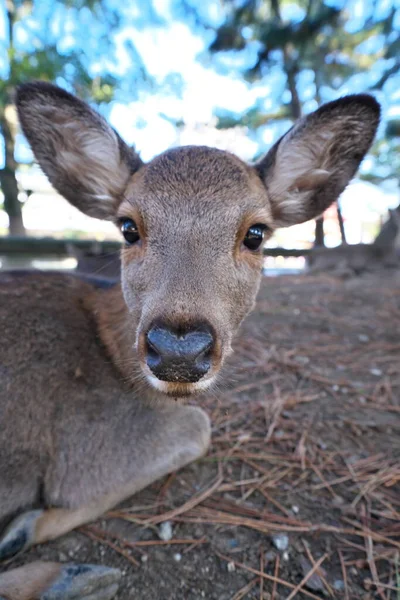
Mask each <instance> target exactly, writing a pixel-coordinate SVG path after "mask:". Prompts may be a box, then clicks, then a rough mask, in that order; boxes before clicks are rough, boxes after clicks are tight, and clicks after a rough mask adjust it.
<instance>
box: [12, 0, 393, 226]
mask: <svg viewBox="0 0 400 600" xmlns="http://www.w3.org/2000/svg"><path fill="white" fill-rule="evenodd" d="M107 2H108V7H109V8H110V9H112V8H113V7H114V8H118V10H119V11H120V13H121V23H120V25H119V26H118V27H117V28H116V30H115V32H114V33H113V34H112V36H111V42H112V43H113V46H114V48H115V52H114V51H113V52H111V47H110V48H106V46H105V45H104V44H106V42H104V40H103V41H102V42H101V43H100V42H99V43H98V45H97V46H96V40H97V39H101V36H104V35H105V34H106V33H107V27H106V24H105V23H102V22H101V21H100V22H95V21H93V19H92V17H91V14H90V11H89V10H88V9H84V10H81V11H79V12H78V11H72V12H71V11H66V10H65V8H63V7H60V6H59V5H58V4H57V2H52V1H51V0H39V1H36V2H35V3H34V4H35V11H34V13H33V15H32V16H31V17H28V18H27V19H26V20H25V21H24V22H23V24H22V25H21V26H20V27H19V29H18V30H17V31H16V34H15V37H16V40H17V44H18V45H19V46H20V47H21V48H22V49H31V50H32V51H33V52H34V48H35V39H36V37H37V39H38V40H40V39H43V38H46V39H50V40H53V41H56V42H57V45H58V48H59V51H60V52H61V53H62V52H67V51H68V50H69V49H71V48H72V47H74V46H76V45H77V44H78V45H80V46H81V48H82V52H85V55H87V57H88V61H89V62H90V64H89V69H90V71H91V73H92V74H93V76H95V75H96V74H99V73H102V72H103V71H104V70H108V71H111V72H112V73H113V74H114V75H116V76H117V77H119V78H120V86H119V89H118V90H117V94H116V100H115V101H114V102H112V103H111V104H110V105H109V106H104V107H101V110H102V112H104V113H105V114H107V116H108V118H109V119H110V121H111V123H112V124H113V126H114V127H115V128H116V129H117V130H118V131H119V133H120V134H121V135H122V137H123V138H124V139H125V140H126V141H127V142H128V143H130V144H135V146H136V147H137V149H138V150H139V151H140V153H141V155H142V157H143V159H144V160H149V159H151V158H152V157H153V156H154V155H156V154H158V153H159V152H162V151H163V150H165V149H166V148H168V147H170V146H174V145H177V144H190V143H195V144H206V145H216V146H218V147H221V148H225V149H228V150H231V151H234V152H236V153H237V154H239V155H240V156H241V157H242V158H244V159H246V160H251V159H252V158H253V157H254V156H255V155H256V154H258V153H259V152H260V151H261V150H263V149H265V150H267V149H268V147H269V146H270V145H271V144H272V143H273V141H274V140H275V139H277V137H279V136H280V135H281V134H282V133H283V131H284V130H286V129H287V128H288V127H289V125H290V123H289V122H283V123H278V124H273V125H270V126H266V127H263V128H260V130H259V131H253V132H250V131H246V130H245V129H244V128H242V129H237V130H232V131H218V130H216V129H215V123H216V119H215V112H216V111H217V110H221V109H225V110H227V111H230V112H231V113H236V114H240V113H242V112H244V111H246V110H247V109H248V108H250V107H251V106H253V105H254V104H255V103H258V105H259V106H260V107H262V108H263V109H265V110H266V111H271V110H272V109H273V108H274V106H277V105H278V104H279V101H280V100H282V99H285V98H286V99H287V92H284V86H285V77H284V75H283V73H282V71H281V70H280V69H279V68H278V67H276V68H271V69H270V71H269V74H268V77H264V78H263V79H262V80H261V81H260V82H258V83H256V84H252V85H250V84H248V83H246V82H245V80H244V78H243V77H242V76H241V70H243V69H244V68H246V67H248V66H249V65H251V64H252V63H253V62H254V59H255V55H256V51H257V47H258V46H257V43H256V42H255V43H253V44H251V45H250V47H249V48H248V50H246V51H245V52H243V53H239V54H237V53H233V52H227V53H223V55H221V56H219V57H216V56H214V57H210V55H209V54H208V53H207V52H206V50H207V47H208V45H209V44H210V42H211V41H212V39H213V37H214V33H213V31H212V30H210V29H205V28H201V27H199V26H195V25H194V23H193V21H192V20H191V19H190V18H187V19H186V20H185V19H183V18H178V17H179V15H180V11H179V7H180V5H179V2H178V1H177V0H154V1H153V3H151V2H140V1H139V0H137V1H132V2H126V3H124V4H122V3H121V2H119V0H107ZM326 3H327V4H328V3H330V4H331V5H333V6H343V5H345V6H346V8H347V11H348V13H349V15H350V17H351V18H350V19H349V21H348V25H347V26H348V29H349V31H358V30H359V29H360V27H362V26H363V24H364V22H365V18H366V15H368V14H369V11H370V10H371V6H372V0H348V1H347V0H331V1H330V2H326ZM192 5H193V6H194V7H196V9H197V10H198V11H199V13H200V15H201V17H202V18H203V20H204V21H205V23H206V24H207V23H208V24H211V25H213V26H215V25H218V24H220V23H221V22H222V21H223V17H224V15H223V11H222V8H221V6H222V5H221V4H220V3H219V2H215V1H213V0H192ZM375 6H376V13H375V16H385V15H387V14H389V12H390V11H391V10H392V8H393V7H397V8H398V9H399V10H398V11H397V16H396V18H395V20H394V25H395V28H397V32H396V31H395V32H394V33H395V34H397V35H398V30H400V0H391V1H389V0H379V2H377V3H375ZM296 11H297V12H296ZM302 17H303V13H302V12H301V10H300V9H299V8H298V7H296V6H295V4H290V2H285V4H284V7H283V18H284V19H285V18H290V19H292V20H296V19H299V20H300V19H301V18H302ZM46 28H47V29H46ZM380 45H382V40H381V39H379V36H376V38H373V39H371V40H370V41H369V42H368V43H367V44H364V46H363V47H360V49H359V52H360V54H362V55H365V56H367V57H368V55H370V54H371V53H372V54H373V53H375V52H376V51H377V50H378V51H379V48H380ZM36 46H37V44H36ZM6 48H7V35H6V27H5V22H4V13H3V11H2V10H1V9H0V73H2V74H3V76H5V77H6V76H7V61H6V57H5V51H6ZM140 63H143V64H144V65H145V66H146V69H147V71H148V73H149V74H150V76H151V77H152V78H153V80H154V82H155V85H154V86H153V91H151V90H150V88H149V87H147V88H146V87H143V89H139V90H138V89H133V90H132V81H133V80H134V78H135V77H136V71H137V66H138V65H140ZM383 66H387V65H386V63H385V64H384V63H383V62H382V61H379V60H377V61H376V63H374V65H373V68H371V69H369V70H368V71H367V72H364V73H360V74H359V75H355V76H354V77H353V78H352V79H351V80H349V81H348V82H346V84H345V85H343V86H342V87H340V88H338V89H336V90H332V89H328V88H324V89H323V90H322V96H323V100H324V101H328V100H330V99H332V98H333V97H338V96H341V95H343V94H346V93H354V92H355V91H364V90H365V89H367V88H368V86H370V85H371V84H372V83H374V81H376V80H377V79H378V78H379V76H380V74H381V72H382V68H383ZM312 77H313V75H312V72H307V71H304V72H303V73H302V74H301V76H300V79H299V92H300V95H301V97H302V98H303V99H304V100H305V110H306V111H310V110H313V109H314V108H316V104H315V100H314V97H313V93H312V90H313V81H312ZM171 81H172V83H171ZM58 83H59V84H60V85H65V84H66V82H64V81H63V80H59V81H58ZM399 83H400V81H399V79H398V78H393V81H391V82H389V83H388V84H387V86H386V88H385V90H384V92H382V93H380V94H378V97H379V100H380V101H381V102H382V103H383V107H384V111H385V115H386V116H388V115H389V116H390V115H391V116H393V115H400V85H399ZM130 92H131V93H130ZM285 95H286V96H285ZM307 98H308V100H307ZM174 120H183V121H184V122H185V127H183V128H182V129H179V130H177V128H176V127H175V126H174V124H173V121H174ZM30 156H31V155H30V151H29V149H28V148H27V146H26V144H24V143H20V144H19V146H18V157H19V158H20V159H21V160H27V159H28V158H29V157H30ZM0 161H1V156H0ZM368 167H369V163H368V160H367V161H366V163H365V165H364V168H366V169H368ZM363 186H364V187H363V188H362V191H361V192H360V190H359V191H358V192H357V196H358V202H357V206H358V208H357V210H358V211H359V210H360V205H359V202H363V203H364V204H365V205H366V206H367V208H368V206H372V207H373V209H374V210H378V209H377V208H376V207H381V209H382V210H381V212H384V210H385V209H386V207H387V206H394V205H395V204H396V203H397V187H396V186H395V185H394V183H393V182H392V184H390V185H389V186H387V187H386V188H384V189H383V193H382V192H381V191H377V190H376V189H375V188H374V187H372V186H370V185H368V184H363ZM385 192H388V193H385ZM347 196H348V195H347ZM347 196H346V197H345V198H344V206H345V211H347V212H348V214H349V216H351V218H353V217H354V216H355V213H354V209H353V206H354V203H353V202H352V199H349V198H348V197H347Z"/></svg>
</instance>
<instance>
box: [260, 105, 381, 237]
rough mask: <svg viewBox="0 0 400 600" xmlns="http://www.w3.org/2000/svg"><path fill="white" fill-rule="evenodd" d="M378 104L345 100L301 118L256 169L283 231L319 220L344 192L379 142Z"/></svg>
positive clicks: (325, 106)
mask: <svg viewBox="0 0 400 600" xmlns="http://www.w3.org/2000/svg"><path fill="white" fill-rule="evenodd" d="M379 116H380V106H379V104H378V102H377V101H376V100H375V99H374V98H373V97H372V96H368V95H366V94H356V95H354V96H345V97H344V98H340V99H339V100H335V101H334V102H329V103H328V104H325V105H323V106H321V108H319V109H318V110H316V111H315V112H313V113H311V114H309V115H307V116H306V117H304V118H303V119H300V120H299V121H298V122H297V123H295V125H294V126H293V127H292V129H290V130H289V131H288V133H286V134H285V135H284V136H283V137H282V138H281V139H280V140H279V141H278V142H277V143H276V144H275V146H273V148H272V149H271V150H270V151H269V153H268V154H267V155H266V156H265V158H263V159H262V160H261V162H260V163H259V164H258V165H256V170H257V172H258V174H259V176H260V177H261V179H262V180H263V182H264V184H265V186H266V188H267V192H268V196H269V201H270V203H271V208H272V214H273V217H274V221H275V225H276V226H277V227H285V226H287V225H295V224H296V223H302V222H304V221H308V220H309V219H315V218H316V217H318V216H319V215H321V214H322V213H323V212H324V210H325V209H327V208H328V207H329V206H330V205H331V204H332V202H334V201H335V200H337V198H338V196H339V195H340V194H341V193H342V192H343V190H344V189H345V187H346V185H347V184H348V183H349V181H350V179H351V178H352V177H353V175H354V174H355V172H356V170H357V169H358V166H359V164H360V162H361V161H362V159H363V158H364V156H365V154H366V152H367V151H368V149H369V147H370V146H371V143H372V141H373V139H374V136H375V133H376V130H377V127H378V124H379Z"/></svg>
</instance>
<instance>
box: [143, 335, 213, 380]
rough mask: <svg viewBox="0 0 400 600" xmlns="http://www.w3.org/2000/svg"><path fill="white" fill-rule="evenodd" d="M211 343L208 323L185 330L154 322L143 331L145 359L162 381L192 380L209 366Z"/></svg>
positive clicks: (201, 374)
mask: <svg viewBox="0 0 400 600" xmlns="http://www.w3.org/2000/svg"><path fill="white" fill-rule="evenodd" d="M214 345H215V340H214V335H213V333H212V331H211V329H210V328H209V327H208V326H207V325H201V326H197V327H193V328H189V329H185V330H184V331H177V330H174V329H172V328H171V327H170V326H168V325H163V324H158V325H154V326H153V327H151V328H150V329H149V331H148V332H147V334H146V348H145V352H146V363H147V366H148V367H149V369H150V370H151V371H152V373H153V374H154V375H155V376H156V377H157V378H158V379H160V380H161V381H168V382H175V383H195V382H196V381H199V379H201V378H202V377H203V376H204V375H205V374H206V373H207V372H208V371H209V370H210V368H211V364H212V353H213V349H214Z"/></svg>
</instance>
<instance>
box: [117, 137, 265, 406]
mask: <svg viewBox="0 0 400 600" xmlns="http://www.w3.org/2000/svg"><path fill="white" fill-rule="evenodd" d="M267 205H268V199H267V194H266V189H265V186H263V184H262V182H261V180H260V178H259V177H257V175H256V173H255V172H254V171H253V170H252V169H250V168H249V167H247V166H246V165H245V164H244V163H242V162H241V161H240V160H239V159H237V158H236V157H235V156H232V155H230V154H228V153H226V152H222V151H219V150H215V149H212V148H204V147H187V148H178V149H175V150H170V151H168V152H166V153H165V154H162V155H161V156H159V157H157V158H155V159H154V160H153V161H152V162H151V163H150V164H149V165H147V166H144V167H143V168H142V169H141V170H140V171H139V172H138V173H137V174H136V175H134V176H133V178H132V180H131V181H130V183H129V185H128V186H127V189H126V191H125V194H124V200H123V201H122V202H121V204H120V206H119V207H118V211H117V221H119V223H120V224H121V228H122V230H126V233H125V237H126V239H127V247H126V249H125V250H124V251H123V253H122V264H123V269H122V289H123V293H124V297H125V301H126V304H127V306H128V307H129V310H130V311H131V313H132V317H133V318H134V319H135V321H136V322H137V337H136V344H137V349H138V353H139V358H140V363H141V366H142V368H143V370H144V372H145V373H146V375H147V377H148V378H149V381H151V383H152V384H153V385H154V386H155V387H157V389H159V390H162V391H165V392H169V393H174V394H175V395H176V394H182V393H187V392H188V391H195V390H198V389H204V388H205V387H207V386H208V385H209V384H210V383H211V382H212V381H213V379H214V377H215V375H216V373H218V371H219V369H220V367H221V364H222V363H223V360H224V358H225V356H227V354H229V352H230V351H231V340H232V336H233V335H234V333H235V332H236V330H237V328H238V326H239V324H240V322H241V321H242V319H243V318H244V317H245V315H246V314H247V313H248V312H249V310H250V309H251V308H252V306H253V303H254V299H255V296H256V292H257V289H258V285H259V279H260V272H261V266H262V242H263V238H264V237H265V236H266V234H267V232H268V231H269V228H270V227H271V228H272V226H273V219H272V214H271V210H270V209H269V208H268V206H267Z"/></svg>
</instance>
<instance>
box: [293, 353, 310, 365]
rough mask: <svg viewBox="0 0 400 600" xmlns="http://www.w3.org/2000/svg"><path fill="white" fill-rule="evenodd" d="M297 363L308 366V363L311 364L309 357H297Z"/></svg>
mask: <svg viewBox="0 0 400 600" xmlns="http://www.w3.org/2000/svg"><path fill="white" fill-rule="evenodd" d="M295 361H296V362H297V363H299V364H300V365H308V363H309V362H310V359H309V358H308V356H301V355H299V356H296V357H295Z"/></svg>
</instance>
